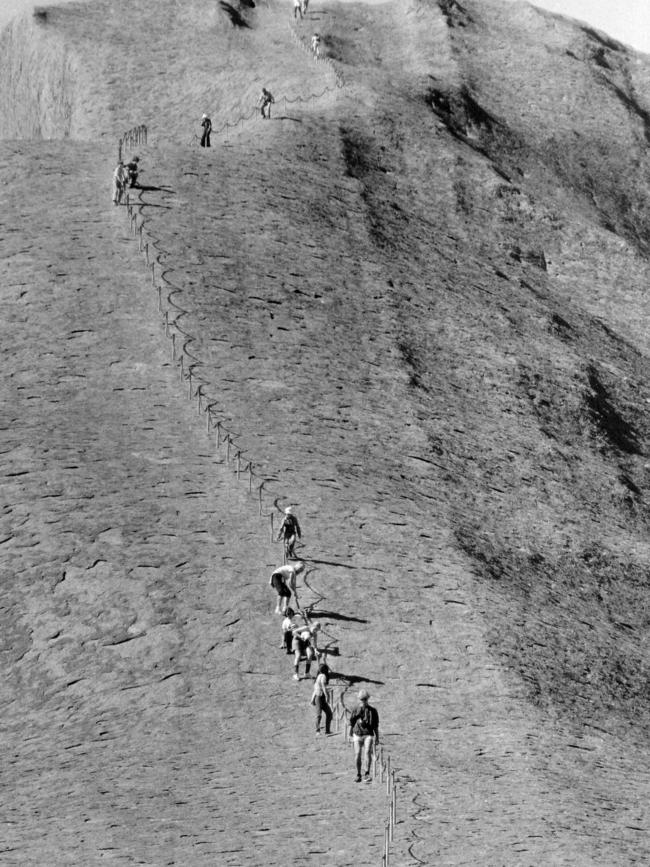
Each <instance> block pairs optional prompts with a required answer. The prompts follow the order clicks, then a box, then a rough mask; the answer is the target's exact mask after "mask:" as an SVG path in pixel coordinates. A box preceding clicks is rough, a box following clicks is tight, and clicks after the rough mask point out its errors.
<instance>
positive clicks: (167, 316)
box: [165, 310, 169, 337]
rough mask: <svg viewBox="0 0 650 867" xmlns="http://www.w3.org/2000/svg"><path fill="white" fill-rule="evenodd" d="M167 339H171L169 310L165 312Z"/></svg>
mask: <svg viewBox="0 0 650 867" xmlns="http://www.w3.org/2000/svg"><path fill="white" fill-rule="evenodd" d="M165 337H169V310H165Z"/></svg>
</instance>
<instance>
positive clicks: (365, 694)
mask: <svg viewBox="0 0 650 867" xmlns="http://www.w3.org/2000/svg"><path fill="white" fill-rule="evenodd" d="M369 698H370V693H369V692H368V690H367V689H362V690H360V691H359V699H360V701H367V700H368V699H369Z"/></svg>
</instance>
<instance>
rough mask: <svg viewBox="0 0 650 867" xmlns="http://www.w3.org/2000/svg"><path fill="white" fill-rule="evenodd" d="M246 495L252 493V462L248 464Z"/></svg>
mask: <svg viewBox="0 0 650 867" xmlns="http://www.w3.org/2000/svg"><path fill="white" fill-rule="evenodd" d="M248 493H249V494H252V493H253V462H252V461H249V462H248Z"/></svg>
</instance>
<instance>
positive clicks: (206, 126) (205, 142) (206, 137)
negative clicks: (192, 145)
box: [201, 114, 212, 148]
mask: <svg viewBox="0 0 650 867" xmlns="http://www.w3.org/2000/svg"><path fill="white" fill-rule="evenodd" d="M201 126H202V127H203V135H202V136H201V147H202V148H209V147H210V133H211V132H212V121H211V120H210V118H209V117H208V116H207V114H204V115H203V117H202V118H201Z"/></svg>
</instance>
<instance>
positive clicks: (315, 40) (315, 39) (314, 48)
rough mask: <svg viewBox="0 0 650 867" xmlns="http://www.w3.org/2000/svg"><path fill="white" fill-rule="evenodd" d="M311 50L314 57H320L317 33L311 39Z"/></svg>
mask: <svg viewBox="0 0 650 867" xmlns="http://www.w3.org/2000/svg"><path fill="white" fill-rule="evenodd" d="M311 50H312V51H313V52H314V54H315V55H316V57H320V35H319V34H318V33H314V35H313V36H312V38H311Z"/></svg>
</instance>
